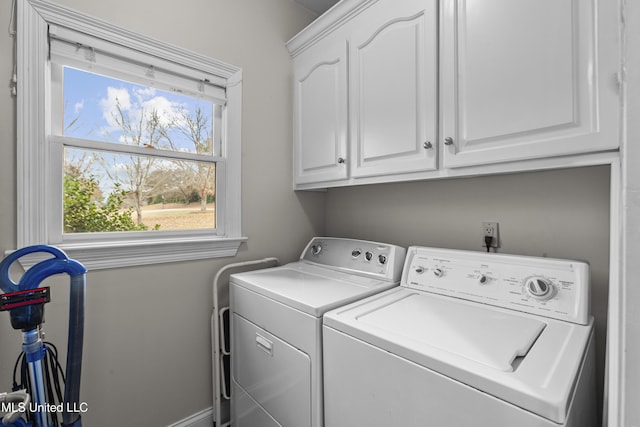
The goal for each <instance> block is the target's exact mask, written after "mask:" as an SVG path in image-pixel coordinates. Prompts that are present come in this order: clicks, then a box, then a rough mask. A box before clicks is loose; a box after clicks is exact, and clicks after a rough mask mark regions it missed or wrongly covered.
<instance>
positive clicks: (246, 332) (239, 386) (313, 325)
mask: <svg viewBox="0 0 640 427" xmlns="http://www.w3.org/2000/svg"><path fill="white" fill-rule="evenodd" d="M405 254H406V250H405V249H404V248H401V247H398V246H394V245H389V244H384V243H376V242H368V241H361V240H352V239H339V238H328V237H316V238H314V239H312V240H311V242H309V244H308V245H307V247H306V248H305V250H304V251H303V253H302V255H301V256H300V260H299V261H297V262H293V263H290V264H287V265H284V266H280V267H275V268H269V269H264V270H257V271H251V272H246V273H239V274H233V275H231V278H230V282H229V283H230V298H231V305H230V310H231V313H232V314H231V337H232V339H231V345H232V349H231V371H232V396H231V423H232V425H233V426H234V427H272V426H273V427H275V426H283V427H307V426H308V427H321V426H323V407H322V405H323V403H322V396H323V393H322V315H323V314H324V313H325V312H326V311H328V310H331V309H334V308H336V307H339V306H342V305H345V304H348V303H350V302H353V301H356V300H358V299H362V298H365V297H367V296H371V295H373V294H376V293H379V292H382V291H385V290H388V289H390V288H392V287H394V286H398V284H399V282H400V277H401V273H402V266H403V263H404V258H405Z"/></svg>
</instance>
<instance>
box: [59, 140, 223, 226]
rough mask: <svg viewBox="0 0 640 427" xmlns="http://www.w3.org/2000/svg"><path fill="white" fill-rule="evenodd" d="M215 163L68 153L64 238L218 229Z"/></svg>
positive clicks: (76, 151) (116, 154) (95, 153)
mask: <svg viewBox="0 0 640 427" xmlns="http://www.w3.org/2000/svg"><path fill="white" fill-rule="evenodd" d="M215 176H216V169H215V163H205V162H195V161H186V160H167V159H163V158H154V157H151V156H136V155H130V154H119V153H106V152H97V151H89V150H83V149H77V148H69V147H66V148H65V150H64V214H63V219H64V233H84V232H109V231H134V230H140V231H143V230H149V231H158V230H159V231H166V230H195V229H213V228H215V226H216V220H215V217H216V215H215V211H216V203H215V197H216V196H215V188H216V186H215Z"/></svg>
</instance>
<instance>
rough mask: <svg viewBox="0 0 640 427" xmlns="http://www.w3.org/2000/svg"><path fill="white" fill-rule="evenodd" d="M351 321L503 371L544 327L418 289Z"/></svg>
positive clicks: (528, 320)
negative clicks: (427, 296)
mask: <svg viewBox="0 0 640 427" xmlns="http://www.w3.org/2000/svg"><path fill="white" fill-rule="evenodd" d="M357 319H358V321H359V322H362V323H364V324H367V325H370V326H371V327H373V328H376V329H379V330H382V331H386V332H388V333H393V334H395V335H397V337H398V338H400V337H403V338H405V339H408V340H411V341H413V342H415V343H416V344H418V345H421V346H429V347H432V348H436V349H439V350H441V351H443V352H447V353H451V354H455V355H457V356H460V357H463V358H465V359H468V360H470V361H472V362H476V363H481V364H483V365H486V366H488V367H490V368H493V369H496V370H498V371H504V372H513V370H514V368H515V367H517V364H518V362H519V361H520V360H521V358H523V357H525V356H526V355H527V353H528V352H529V349H530V348H531V346H532V345H533V343H534V342H535V341H536V339H537V338H538V336H539V335H540V333H541V332H542V331H543V330H544V327H545V323H544V322H541V321H539V320H536V319H532V318H526V317H520V316H514V315H512V314H510V313H501V312H496V311H493V310H487V309H485V308H482V307H481V306H477V307H476V306H471V305H463V304H458V303H456V302H455V301H447V300H439V299H436V298H422V297H421V294H419V293H410V294H407V295H406V296H405V297H403V298H401V299H400V300H398V301H396V302H394V303H393V304H389V305H386V306H383V307H380V308H379V309H377V310H372V311H370V312H368V313H365V314H363V315H361V316H358V318H357Z"/></svg>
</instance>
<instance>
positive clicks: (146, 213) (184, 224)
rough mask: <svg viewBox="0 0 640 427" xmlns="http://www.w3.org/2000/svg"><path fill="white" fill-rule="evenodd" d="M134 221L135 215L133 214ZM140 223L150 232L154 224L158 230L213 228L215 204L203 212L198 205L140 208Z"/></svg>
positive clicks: (157, 205) (160, 205)
mask: <svg viewBox="0 0 640 427" xmlns="http://www.w3.org/2000/svg"><path fill="white" fill-rule="evenodd" d="M133 218H134V220H135V218H136V214H135V212H134V213H133ZM142 222H143V223H144V225H146V226H147V227H149V230H152V229H153V227H154V226H155V225H156V224H159V225H160V228H159V230H161V231H166V230H194V229H201V228H214V227H215V204H213V203H211V204H209V205H207V210H206V211H205V212H202V211H200V204H199V203H191V204H190V205H182V204H169V203H167V204H165V205H164V206H163V205H162V204H156V205H149V206H145V207H143V208H142Z"/></svg>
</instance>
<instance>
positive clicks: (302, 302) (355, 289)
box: [230, 262, 398, 317]
mask: <svg viewBox="0 0 640 427" xmlns="http://www.w3.org/2000/svg"><path fill="white" fill-rule="evenodd" d="M230 282H231V283H232V284H235V285H237V286H242V287H244V288H247V289H250V290H252V291H254V292H256V293H258V294H260V295H263V296H265V297H268V298H271V299H274V300H276V301H278V302H281V303H283V304H285V305H287V306H289V307H292V308H295V309H297V310H300V311H302V312H305V313H307V314H310V315H312V316H314V317H322V315H323V314H324V313H325V312H326V311H328V310H331V309H334V308H336V307H339V306H341V305H345V304H348V303H350V302H353V301H356V300H358V299H361V298H364V297H367V296H370V295H373V294H375V293H378V292H381V291H384V290H386V289H390V288H392V287H395V286H398V283H397V282H389V281H385V280H378V279H373V278H370V277H365V276H358V275H355V274H349V273H344V272H341V271H335V270H332V269H329V268H323V267H318V266H315V265H311V264H306V263H303V262H293V263H290V264H287V265H283V266H280V267H275V268H267V269H263V270H254V271H249V272H245V273H238V274H233V275H231V279H230Z"/></svg>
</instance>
